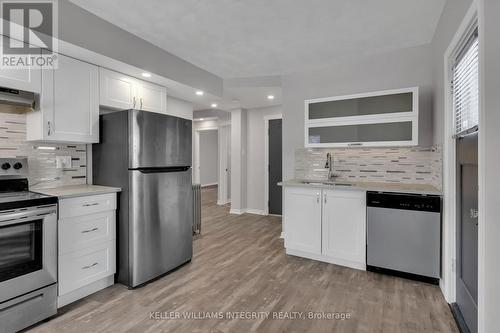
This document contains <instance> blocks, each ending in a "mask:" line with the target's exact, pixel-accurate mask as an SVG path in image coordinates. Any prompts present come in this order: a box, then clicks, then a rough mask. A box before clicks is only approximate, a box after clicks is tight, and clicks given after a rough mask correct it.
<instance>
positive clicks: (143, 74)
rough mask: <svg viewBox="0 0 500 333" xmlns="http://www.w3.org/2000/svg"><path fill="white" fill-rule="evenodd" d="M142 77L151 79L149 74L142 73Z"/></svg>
mask: <svg viewBox="0 0 500 333" xmlns="http://www.w3.org/2000/svg"><path fill="white" fill-rule="evenodd" d="M142 76H144V77H151V73H148V72H144V73H142Z"/></svg>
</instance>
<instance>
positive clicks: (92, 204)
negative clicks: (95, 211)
mask: <svg viewBox="0 0 500 333" xmlns="http://www.w3.org/2000/svg"><path fill="white" fill-rule="evenodd" d="M97 205H99V203H98V202H95V203H91V204H85V205H83V207H90V206H97Z"/></svg>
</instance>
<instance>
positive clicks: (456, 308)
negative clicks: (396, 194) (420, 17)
mask: <svg viewBox="0 0 500 333" xmlns="http://www.w3.org/2000/svg"><path fill="white" fill-rule="evenodd" d="M467 16H468V18H467V23H468V24H466V25H465V24H464V23H463V24H462V25H463V27H461V29H460V32H457V35H456V36H455V38H454V41H453V42H452V44H451V45H450V48H449V50H448V51H447V54H446V55H445V59H446V64H447V68H448V71H447V74H446V75H447V77H446V82H448V84H449V87H450V90H449V91H450V93H449V95H448V98H447V107H446V122H445V125H446V127H445V133H446V140H445V154H446V155H445V207H447V208H446V209H445V223H446V224H445V228H448V234H449V236H447V237H448V240H447V242H448V244H446V243H445V255H446V256H450V257H451V267H450V265H448V266H447V267H445V272H444V274H445V279H446V278H447V279H448V280H447V281H446V283H447V284H448V285H449V289H450V295H448V297H450V303H452V310H453V314H454V316H455V319H456V321H457V324H458V325H459V326H460V329H461V331H463V332H472V333H475V332H477V331H478V288H479V286H478V280H479V279H478V274H479V271H478V260H479V258H478V243H479V242H478V235H479V233H478V230H479V226H478V216H479V213H480V212H479V211H478V197H479V191H478V188H479V186H478V184H479V177H478V164H479V163H478V150H479V149H478V147H479V145H478V133H479V130H480V124H479V96H480V92H479V38H478V29H477V19H476V15H475V14H474V12H470V13H468V15H467ZM464 22H465V21H464ZM447 249H448V250H447ZM446 259H447V258H446V257H445V262H446ZM447 276H448V277H447Z"/></svg>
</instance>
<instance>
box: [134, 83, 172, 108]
mask: <svg viewBox="0 0 500 333" xmlns="http://www.w3.org/2000/svg"><path fill="white" fill-rule="evenodd" d="M137 89H138V94H137V96H138V97H139V101H138V103H139V104H138V107H137V108H138V109H139V110H145V111H151V112H159V113H166V112H167V89H166V88H165V87H162V86H159V85H156V84H152V83H148V82H143V81H139V83H138V86H137Z"/></svg>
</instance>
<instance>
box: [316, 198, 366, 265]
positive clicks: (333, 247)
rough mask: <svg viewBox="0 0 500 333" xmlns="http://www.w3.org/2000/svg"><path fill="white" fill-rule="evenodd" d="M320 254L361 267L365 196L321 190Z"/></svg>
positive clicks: (362, 262) (363, 245)
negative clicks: (321, 231) (357, 264)
mask: <svg viewBox="0 0 500 333" xmlns="http://www.w3.org/2000/svg"><path fill="white" fill-rule="evenodd" d="M322 215H323V219H322V228H323V233H322V253H323V254H324V255H326V256H330V257H333V258H337V259H339V260H346V261H348V262H356V263H359V264H360V266H363V265H364V264H365V257H366V254H365V244H366V236H365V234H366V231H365V229H366V193H365V192H364V191H350V190H326V189H324V190H323V214H322Z"/></svg>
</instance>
